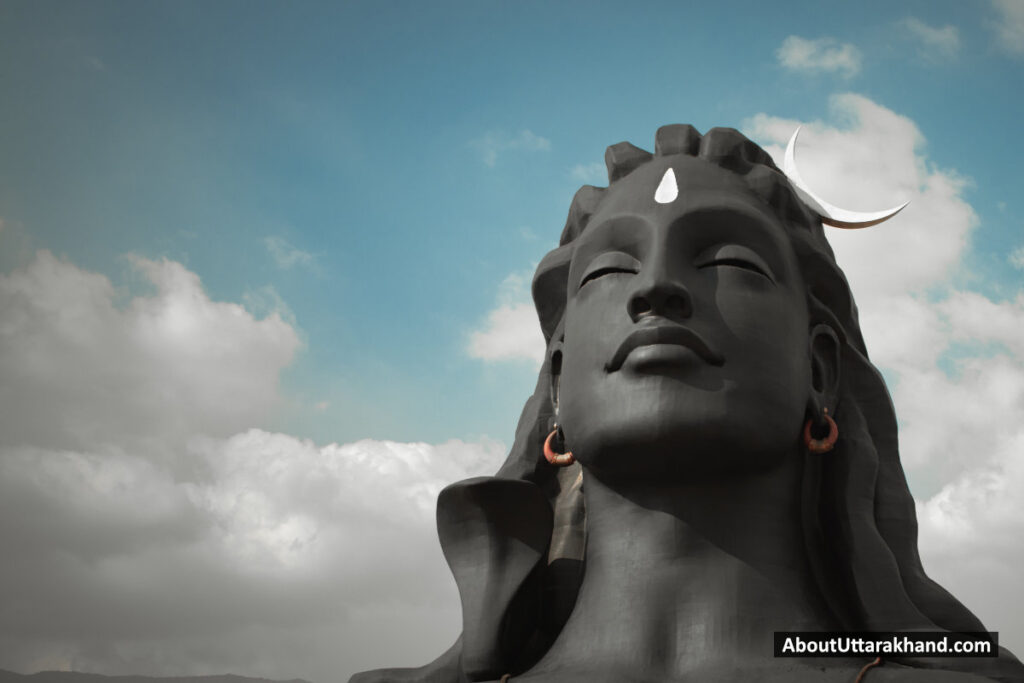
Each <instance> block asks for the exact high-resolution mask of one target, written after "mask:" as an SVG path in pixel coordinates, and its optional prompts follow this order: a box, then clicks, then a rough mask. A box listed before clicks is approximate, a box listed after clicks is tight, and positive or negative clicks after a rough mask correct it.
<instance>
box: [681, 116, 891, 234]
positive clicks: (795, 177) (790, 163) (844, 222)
mask: <svg viewBox="0 0 1024 683" xmlns="http://www.w3.org/2000/svg"><path fill="white" fill-rule="evenodd" d="M799 134H800V128H799V127H797V129H796V130H795V131H794V132H793V137H791V138H790V139H789V144H788V145H786V157H785V159H784V161H783V162H782V170H783V172H784V173H785V174H786V175H787V176H788V177H789V180H790V182H792V183H793V187H794V188H795V189H796V191H797V194H798V195H800V199H802V200H803V202H804V203H805V204H807V206H809V207H811V209H813V210H814V211H816V212H817V213H818V215H819V216H821V222H822V223H825V224H826V225H831V226H833V227H836V228H867V227H869V226H872V225H878V224H879V223H881V222H882V221H885V220H888V219H890V218H892V217H893V216H895V215H896V214H898V213H899V212H900V211H902V210H903V208H904V207H905V206H906V205H907V204H909V203H910V202H909V201H906V202H903V203H902V204H900V205H899V206H896V207H893V208H891V209H886V210H884V211H850V210H848V209H841V208H839V207H838V206H835V205H833V204H829V203H828V202H826V201H825V200H824V199H822V198H821V197H818V196H817V195H815V194H814V193H813V192H811V190H810V188H808V187H807V185H806V184H805V183H804V181H803V178H801V177H800V172H799V171H798V170H797V169H796V136H797V135H799ZM662 182H663V183H664V181H662Z"/></svg>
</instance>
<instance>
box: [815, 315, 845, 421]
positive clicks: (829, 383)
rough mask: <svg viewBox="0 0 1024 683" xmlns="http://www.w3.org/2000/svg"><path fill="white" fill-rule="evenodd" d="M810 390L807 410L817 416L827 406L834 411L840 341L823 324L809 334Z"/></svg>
mask: <svg viewBox="0 0 1024 683" xmlns="http://www.w3.org/2000/svg"><path fill="white" fill-rule="evenodd" d="M809 343H810V355H811V391H810V396H809V397H808V410H809V412H810V413H811V416H812V417H814V418H816V419H817V418H818V417H820V416H821V414H822V413H823V412H824V410H825V408H828V411H829V413H835V409H836V403H837V401H838V400H839V367H840V360H841V358H840V353H841V351H840V343H839V337H838V336H837V335H836V333H835V330H833V329H832V328H831V327H830V326H828V325H825V324H820V325H815V326H814V328H813V329H812V330H811V336H810V342H809Z"/></svg>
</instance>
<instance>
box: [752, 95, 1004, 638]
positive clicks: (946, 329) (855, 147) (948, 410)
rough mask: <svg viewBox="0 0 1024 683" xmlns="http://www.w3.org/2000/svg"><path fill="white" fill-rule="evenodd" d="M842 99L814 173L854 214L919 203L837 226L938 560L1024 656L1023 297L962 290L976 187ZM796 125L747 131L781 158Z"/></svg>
mask: <svg viewBox="0 0 1024 683" xmlns="http://www.w3.org/2000/svg"><path fill="white" fill-rule="evenodd" d="M831 104H832V111H833V116H834V118H835V119H837V120H839V121H844V122H846V125H845V126H841V127H837V126H833V125H830V124H828V123H824V122H818V121H815V122H809V123H807V124H805V125H804V132H803V133H802V134H801V144H800V149H799V154H798V161H799V165H800V169H801V174H802V175H803V177H804V179H805V180H807V181H808V182H809V183H810V185H811V186H812V188H813V189H814V190H815V192H817V193H819V194H821V195H822V196H823V197H824V198H825V199H827V200H829V201H831V202H833V203H835V204H838V205H840V206H848V207H849V208H854V209H863V210H867V209H879V208H884V207H886V206H890V205H894V204H897V203H899V202H901V201H904V200H906V199H910V200H911V204H910V206H909V207H908V208H907V209H906V210H904V211H903V212H902V213H901V214H900V215H898V216H896V217H895V218H893V219H892V220H890V221H889V222H887V223H885V224H883V225H880V226H877V227H874V228H870V229H867V230H849V231H844V230H835V229H828V234H829V240H830V242H831V243H832V245H833V247H834V249H835V251H836V258H837V260H838V262H839V264H840V265H841V266H842V267H843V269H844V271H845V272H846V274H847V276H848V278H849V280H850V284H851V287H852V288H853V291H854V294H855V296H856V297H857V303H858V308H859V310H860V319H861V327H862V330H863V332H864V337H865V340H866V342H867V345H868V350H869V351H870V353H871V357H872V359H873V361H874V362H875V363H876V364H877V365H879V366H880V367H882V368H883V369H885V370H886V371H887V373H888V376H889V377H890V378H891V380H892V381H891V383H890V386H889V388H890V391H891V392H892V394H893V400H894V403H895V406H896V414H897V416H898V418H899V421H900V452H901V458H902V460H903V463H904V467H905V468H906V470H907V473H908V478H909V480H910V482H911V486H912V487H913V489H914V492H915V494H916V495H917V496H918V499H919V512H920V516H921V554H922V557H923V559H924V561H925V566H926V568H927V569H928V570H929V573H931V574H932V575H933V576H934V577H935V578H936V579H938V580H939V581H940V582H941V583H942V584H943V585H944V586H945V587H946V588H948V589H949V590H950V591H951V592H952V593H953V594H954V595H957V596H958V597H961V598H962V599H963V600H964V602H965V603H966V604H967V605H968V607H970V608H971V609H973V610H974V611H975V612H976V613H977V614H978V615H979V617H981V618H982V620H983V621H984V622H985V623H986V624H987V625H988V627H989V628H992V629H994V630H999V631H1001V632H1002V635H1003V639H1002V642H1003V643H1004V644H1006V645H1008V646H1009V647H1010V648H1011V649H1014V648H1016V649H1018V650H1019V649H1020V648H1021V646H1020V643H1021V642H1024V616H1022V615H1021V614H1020V613H1019V611H1018V610H1015V608H1014V606H1015V605H1016V604H1019V603H1020V602H1021V601H1024V588H1022V587H1021V586H1020V583H1019V581H1017V580H1016V578H1015V577H1016V576H1017V575H1018V571H1019V569H1018V568H1019V567H1020V566H1021V565H1022V564H1024V546H1022V544H1021V543H1019V542H1018V539H1020V538H1021V537H1022V531H1024V527H1022V526H1021V524H1022V523H1021V522H1020V520H1024V499H1022V498H1021V497H1020V496H1019V495H1017V493H1016V492H1018V491H1019V490H1020V489H1021V487H1024V472H1022V469H1024V468H1022V466H1021V465H1020V454H1021V452H1022V450H1021V448H1022V445H1024V337H1022V336H1021V333H1020V331H1021V330H1024V291H1021V290H1018V292H1017V293H1016V298H1013V299H1008V300H1003V301H997V300H994V299H991V298H989V297H986V296H985V295H983V294H981V293H979V292H976V291H970V290H965V289H962V288H958V287H957V286H956V285H954V284H951V283H955V282H959V281H969V278H966V277H962V276H963V275H965V272H964V268H965V265H964V263H965V262H964V256H965V254H966V252H967V249H968V246H969V243H970V236H971V233H972V232H973V230H974V229H975V228H976V227H977V224H978V219H977V217H976V215H975V213H974V211H973V210H972V208H971V207H970V205H969V204H967V202H966V201H965V200H964V198H963V191H964V189H965V188H966V187H968V186H969V180H968V179H966V178H964V177H962V176H961V175H959V174H958V173H956V172H955V171H954V170H952V169H943V168H939V167H937V166H936V165H935V164H934V163H932V162H930V161H929V160H928V158H927V156H926V154H925V152H924V148H925V141H924V138H923V136H922V135H921V132H920V131H919V130H918V128H917V126H916V125H915V124H914V122H913V121H911V120H910V119H908V118H906V117H903V116H900V115H898V114H896V113H895V112H892V111H890V110H888V109H886V108H885V107H882V106H880V105H878V104H876V103H874V102H872V101H871V100H869V99H867V98H865V97H863V96H860V95H854V94H844V95H837V96H835V97H833V99H832V103H831ZM797 123H798V122H796V121H791V120H786V119H780V118H776V117H771V116H767V115H764V114H759V115H757V116H755V117H753V118H752V119H751V120H750V121H749V122H748V125H747V128H748V130H749V132H750V133H751V134H752V135H753V136H754V137H755V138H758V139H760V140H762V141H766V142H769V143H774V144H772V145H769V146H767V149H768V151H769V152H771V153H772V155H773V156H774V157H775V158H776V159H781V156H782V149H783V148H782V145H783V144H784V143H785V141H786V140H787V139H788V138H789V136H790V135H791V134H792V131H793V129H794V128H795V127H796V125H797ZM1011 260H1012V256H1011Z"/></svg>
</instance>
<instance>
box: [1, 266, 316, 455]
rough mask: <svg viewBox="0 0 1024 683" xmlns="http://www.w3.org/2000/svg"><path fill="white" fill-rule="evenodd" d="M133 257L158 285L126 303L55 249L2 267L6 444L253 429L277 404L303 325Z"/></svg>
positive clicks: (85, 442)
mask: <svg viewBox="0 0 1024 683" xmlns="http://www.w3.org/2000/svg"><path fill="white" fill-rule="evenodd" d="M130 262H131V264H132V265H133V267H134V268H135V269H136V270H137V271H138V272H139V273H141V274H142V275H143V276H144V277H145V279H146V280H147V281H148V282H149V283H150V284H151V285H152V286H155V288H156V292H155V294H153V295H152V296H138V297H135V298H134V299H132V300H131V301H130V302H129V303H128V304H127V305H126V306H124V307H118V306H116V305H115V303H114V301H115V294H116V292H115V289H114V287H113V285H112V284H111V283H110V281H109V280H108V279H107V278H105V277H104V276H102V275H99V274H96V273H90V272H87V271H84V270H81V269H79V268H77V267H75V266H74V265H72V264H70V263H68V262H66V261H62V260H60V259H58V258H56V257H54V256H53V255H52V254H50V253H49V252H47V251H40V252H38V253H37V254H36V255H35V257H34V259H33V260H32V261H31V262H30V263H29V264H28V265H27V266H25V267H24V268H20V269H17V270H15V271H13V272H11V273H10V274H8V275H0V377H2V378H3V381H2V382H0V445H4V444H6V445H19V444H32V445H35V446H40V447H55V448H79V447H83V446H84V447H92V446H95V445H97V444H103V443H106V442H107V441H109V439H110V435H111V434H116V435H118V436H119V438H122V439H124V438H127V437H128V436H131V437H133V438H135V439H138V440H143V441H161V442H163V441H171V442H175V443H176V442H178V441H180V440H181V439H182V438H183V437H184V436H187V435H190V434H192V433H195V432H206V433H211V434H231V433H233V432H235V431H238V430H241V429H246V428H248V427H250V426H252V425H253V424H256V423H258V422H259V421H260V420H261V419H263V418H264V417H265V416H266V415H267V414H268V412H269V411H270V410H271V409H272V408H273V406H274V405H275V402H276V401H277V383H278V375H279V373H280V371H281V370H282V369H283V368H284V367H285V366H287V365H288V364H289V363H290V362H291V360H292V358H293V357H294V355H295V353H296V351H297V350H298V348H299V339H298V336H297V335H296V332H295V330H294V329H293V328H292V327H291V326H290V325H288V324H287V323H286V322H284V321H283V320H282V319H281V317H280V316H279V315H277V314H270V315H268V316H267V317H265V318H264V319H262V320H257V319H256V318H254V317H253V316H252V314H250V313H249V312H248V311H246V310H245V309H244V308H243V307H242V306H239V305H238V304H233V303H224V302H215V301H211V300H210V299H209V298H208V297H207V295H206V293H205V292H204V291H203V289H202V285H201V284H200V281H199V277H198V276H197V275H196V274H195V273H192V272H189V271H188V270H186V269H185V268H184V267H183V266H182V265H181V264H179V263H176V262H173V261H167V260H162V261H151V260H147V259H144V258H141V257H131V258H130Z"/></svg>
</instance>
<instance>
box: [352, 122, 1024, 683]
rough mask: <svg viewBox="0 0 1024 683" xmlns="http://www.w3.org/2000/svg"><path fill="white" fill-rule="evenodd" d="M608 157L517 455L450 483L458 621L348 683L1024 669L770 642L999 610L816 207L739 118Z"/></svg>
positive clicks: (574, 226) (551, 303)
mask: <svg viewBox="0 0 1024 683" xmlns="http://www.w3.org/2000/svg"><path fill="white" fill-rule="evenodd" d="M606 161H607V165H608V174H609V187H608V188H596V187H589V186H586V187H583V188H581V189H580V191H579V192H578V193H577V194H576V197H575V198H574V200H573V202H572V206H571V208H570V210H569V217H568V221H567V222H566V226H565V230H564V231H563V233H562V238H561V243H560V246H559V247H558V248H556V249H554V250H553V251H551V252H550V253H549V254H548V255H547V256H546V257H545V258H544V260H543V261H542V262H541V264H540V266H539V267H538V269H537V273H536V275H535V277H534V282H533V296H534V301H535V302H536V306H537V313H538V315H539V316H540V322H541V328H542V329H543V332H544V336H545V339H546V341H547V343H548V346H547V359H546V361H545V363H544V365H543V367H542V369H541V371H540V378H539V381H538V383H537V389H536V391H535V393H534V395H533V396H532V397H531V398H530V399H529V400H528V401H527V403H526V406H525V408H524V410H523V414H522V416H521V418H520V421H519V427H518V429H517V431H516V439H515V444H514V446H513V448H512V451H511V453H510V454H509V457H508V460H507V461H506V462H505V464H504V465H503V466H502V468H501V470H500V471H499V472H498V473H497V475H496V476H494V477H483V478H477V479H470V480H467V481H462V482H458V483H456V484H452V485H451V486H449V487H447V488H446V489H445V490H444V491H442V492H441V495H440V497H439V499H438V508H437V524H438V533H439V536H440V540H441V544H442V548H443V549H444V553H445V557H446V558H447V560H448V563H449V565H450V567H451V570H452V573H453V574H454V576H455V580H456V583H457V584H458V587H459V592H460V596H461V600H462V614H463V634H462V636H461V637H460V638H459V640H458V641H457V642H456V643H455V644H454V645H453V646H452V647H451V649H449V650H448V652H446V653H444V654H443V655H441V657H439V658H438V659H437V660H436V661H434V662H433V663H431V664H428V665H426V666H424V667H421V668H417V669H383V670H378V671H370V672H365V673H361V674H357V675H356V676H354V677H353V678H352V679H351V682H352V683H370V682H383V681H395V682H397V681H422V682H430V683H457V682H463V681H499V680H501V681H507V680H509V679H511V680H512V681H517V682H518V681H524V682H525V681H535V682H541V681H544V682H549V681H551V682H554V681H558V682H576V681H579V682H580V683H582V682H584V681H586V682H587V683H612V682H618V681H629V682H661V681H694V682H701V683H707V682H712V681H759V682H764V681H776V682H782V681H854V680H864V681H866V682H867V683H877V682H881V681H929V682H931V681H936V682H940V683H941V682H942V681H990V680H996V681H1024V667H1022V665H1021V664H1020V662H1018V661H1017V659H1016V658H1014V657H1013V655H1011V654H1010V653H1009V652H1007V651H1005V650H1003V651H1001V654H1000V656H999V657H990V658H971V659H951V658H949V659H938V658H933V659H925V658H902V659H894V660H891V661H885V662H883V663H882V665H880V666H874V667H873V668H870V669H865V665H866V664H869V663H870V662H869V660H867V659H865V658H849V659H813V660H810V659H784V658H776V657H774V656H773V633H774V632H776V631H829V630H848V631H917V630H930V631H935V630H948V631H983V630H984V628H983V626H982V625H981V624H980V623H979V621H978V620H977V618H975V617H974V615H973V614H971V612H970V611H968V610H967V608H965V607H964V606H963V605H962V604H961V603H960V602H958V601H957V600H956V598H954V597H953V596H952V595H950V594H949V593H948V592H946V591H945V590H944V589H943V588H942V587H941V586H939V585H938V584H936V583H935V582H934V581H932V580H931V579H929V578H928V576H927V575H926V574H925V572H924V570H923V568H922V566H921V561H920V558H919V556H918V551H917V522H916V518H915V513H914V501H913V499H912V498H911V495H910V492H909V490H908V489H907V484H906V479H905V477H904V474H903V470H902V467H901V465H900V460H899V454H898V450H897V439H896V420H895V416H894V413H893V407H892V403H891V400H890V397H889V394H888V391H887V390H886V387H885V384H884V383H883V381H882V378H881V376H880V375H879V373H878V371H877V370H876V369H875V367H874V366H873V365H872V364H871V362H870V361H869V360H868V357H867V351H866V349H865V347H864V341H863V339H862V338H861V332H860V329H859V327H858V323H857V310H856V307H855V305H854V302H853V299H852V297H851V294H850V289H849V287H848V285H847V283H846V280H845V278H844V276H843V274H842V272H841V271H840V269H839V267H838V266H837V265H836V262H835V258H834V256H833V254H832V250H831V248H830V247H829V244H828V241H827V240H826V239H825V234H824V229H823V227H822V213H821V211H820V210H819V209H820V207H815V208H811V206H809V205H808V203H805V199H806V196H805V195H804V199H802V198H801V196H802V195H800V194H798V193H797V192H796V190H795V189H794V187H793V185H792V184H791V183H790V181H789V180H788V179H787V177H786V175H784V174H783V173H782V172H781V171H780V170H779V169H778V168H777V167H776V166H775V164H774V163H773V162H772V160H771V158H770V157H769V156H768V154H767V153H765V152H764V151H763V150H762V149H761V148H760V147H758V146H757V145H755V144H754V143H753V142H751V141H749V140H747V139H746V138H745V137H743V136H742V135H741V134H740V133H738V132H737V131H735V130H731V129H722V128H716V129H713V130H711V131H709V132H708V133H707V134H706V135H703V136H701V135H700V134H699V133H698V132H697V131H696V130H695V129H693V128H692V127H690V126H681V125H675V126H666V127H663V128H661V129H660V130H659V131H658V133H657V139H656V143H655V153H654V154H653V155H652V154H650V153H649V152H646V151H644V150H641V149H639V148H637V147H634V146H632V145H630V144H628V143H621V144H618V145H614V146H613V147H610V148H609V149H608V152H607V154H606ZM810 204H812V205H813V202H810ZM573 461H575V462H573ZM564 465H568V466H564Z"/></svg>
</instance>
